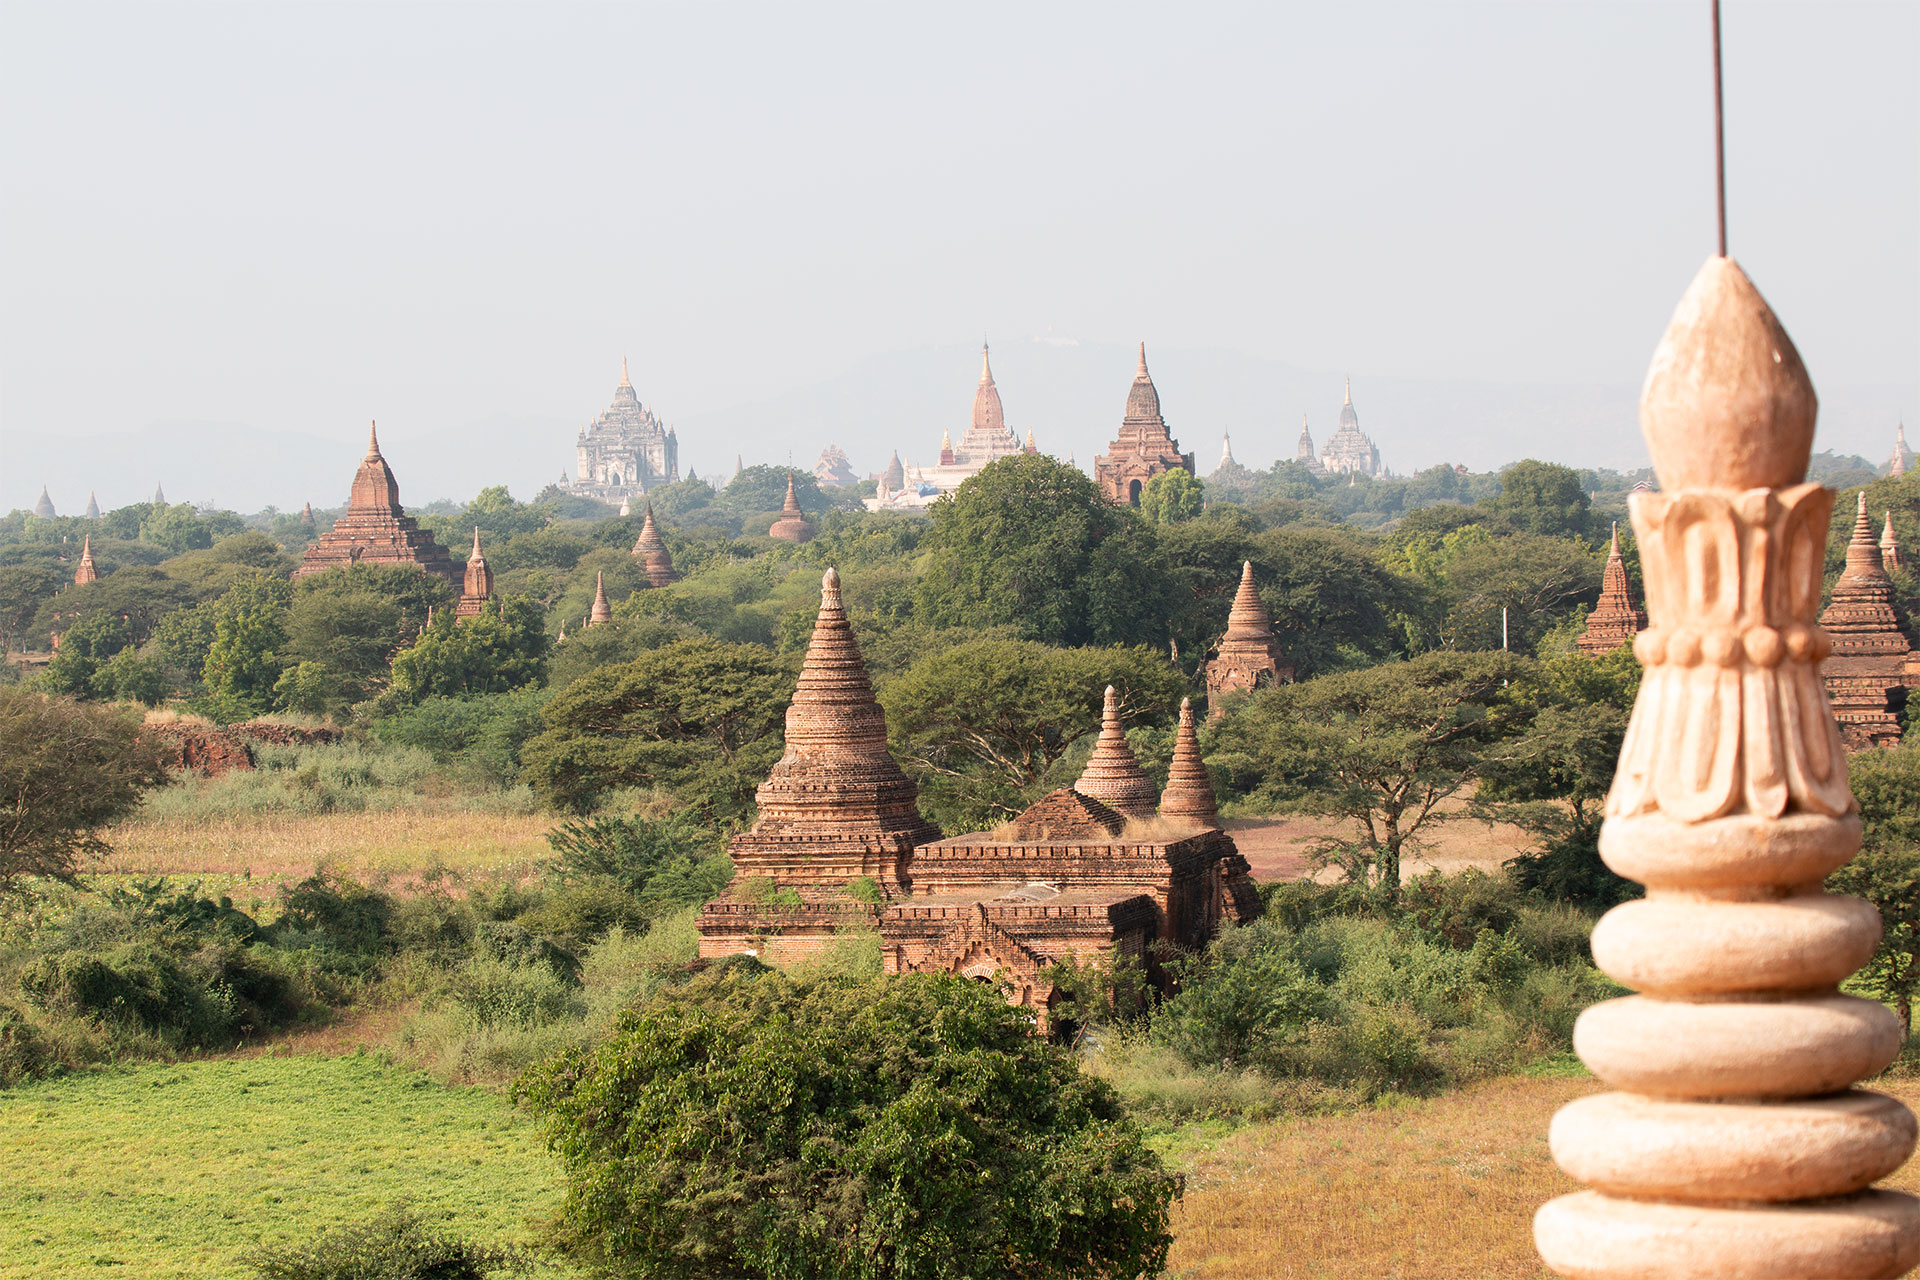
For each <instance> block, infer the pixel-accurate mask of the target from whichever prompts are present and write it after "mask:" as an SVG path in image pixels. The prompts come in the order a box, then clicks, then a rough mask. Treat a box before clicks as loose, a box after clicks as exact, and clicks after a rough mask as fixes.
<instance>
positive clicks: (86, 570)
mask: <svg viewBox="0 0 1920 1280" xmlns="http://www.w3.org/2000/svg"><path fill="white" fill-rule="evenodd" d="M99 580H100V570H99V568H98V567H97V566H95V564H94V563H93V535H92V534H88V535H86V536H85V537H83V538H81V539H80V563H79V565H78V566H77V567H76V568H75V569H74V571H73V585H74V586H76V587H79V586H84V585H86V584H87V583H89V582H98V581H99Z"/></svg>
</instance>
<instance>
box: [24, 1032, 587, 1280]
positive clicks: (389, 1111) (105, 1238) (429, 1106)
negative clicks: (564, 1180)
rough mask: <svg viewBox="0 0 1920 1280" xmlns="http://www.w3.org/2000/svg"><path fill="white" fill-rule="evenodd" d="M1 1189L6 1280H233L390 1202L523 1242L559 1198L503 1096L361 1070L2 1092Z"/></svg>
mask: <svg viewBox="0 0 1920 1280" xmlns="http://www.w3.org/2000/svg"><path fill="white" fill-rule="evenodd" d="M0 1186H4V1188H5V1192H4V1194H0V1280H28V1278H29V1277H32V1280H58V1278H60V1277H68V1276H83V1275H84V1276H100V1275H103V1274H119V1275H123V1276H138V1277H141V1278H142V1280H147V1278H151V1280H163V1278H167V1277H202V1276H204V1277H216V1276H217V1277H222V1278H225V1277H234V1276H245V1275H247V1274H249V1268H248V1267H247V1265H246V1261H245V1260H246V1257H247V1255H248V1254H249V1253H250V1252H251V1251H252V1250H254V1249H255V1248H257V1247H258V1246H260V1245H263V1244H279V1243H285V1242H288V1241H291V1240H294V1239H296V1238H306V1237H307V1236H309V1235H310V1234H312V1233H314V1232H317V1231H319V1230H321V1229H323V1228H325V1227H328V1226H331V1225H334V1224H337V1223H339V1222H342V1221H345V1220H347V1219H350V1218H358V1217H361V1216H364V1215H367V1214H370V1213H373V1212H377V1211H378V1210H379V1209H381V1208H383V1207H384V1206H386V1205H387V1204H389V1203H391V1202H392V1201H394V1200H397V1199H402V1198H404V1199H406V1200H407V1201H408V1202H409V1203H410V1204H411V1205H412V1206H413V1207H414V1209H415V1211H416V1212H419V1213H421V1214H422V1215H433V1214H436V1213H450V1214H451V1215H452V1216H451V1218H450V1219H449V1225H450V1226H451V1227H452V1228H453V1229H454V1230H455V1231H457V1232H458V1233H459V1234H461V1235H464V1236H467V1237H469V1238H473V1239H478V1240H483V1241H487V1242H495V1243H498V1242H507V1241H514V1242H526V1241H528V1240H530V1239H532V1238H533V1235H534V1232H533V1230H532V1222H533V1221H534V1220H536V1219H539V1218H541V1217H544V1216H545V1215H547V1214H549V1213H551V1212H552V1211H553V1210H554V1209H555V1208H556V1207H557V1206H558V1204H559V1200H560V1195H561V1184H560V1179H559V1175H558V1169H557V1167H556V1165H555V1164H554V1163H553V1162H552V1161H551V1160H550V1159H549V1158H548V1157H547V1155H546V1153H545V1152H544V1150H542V1148H541V1147H540V1145H539V1139H538V1136H537V1134H536V1133H535V1131H534V1129H533V1126H532V1124H531V1123H530V1122H529V1121H528V1120H527V1119H526V1118H525V1117H524V1116H522V1115H519V1114H518V1113H516V1112H515V1111H513V1110H512V1109H511V1108H510V1107H509V1106H508V1105H507V1104H506V1103H505V1102H504V1101H503V1100H502V1099H501V1097H500V1096H499V1095H498V1094H495V1093H488V1092H485V1091H483V1090H479V1089H449V1088H443V1087H442V1086H440V1085H437V1084H435V1083H433V1082H432V1081H431V1080H429V1079H428V1078H427V1077H426V1076H424V1075H422V1074H420V1073H419V1072H417V1071H410V1070H407V1069H405V1068H401V1067H396V1066H391V1065H388V1064H386V1063H384V1062H382V1061H381V1060H380V1059H379V1058H377V1057H374V1056H368V1055H354V1056H348V1057H337V1058H323V1057H277V1058H248V1059H228V1060H223V1061H213V1062H196V1063H188V1064H184V1065H179V1066H142V1067H137V1068H129V1069H126V1070H117V1071H112V1072H106V1073H99V1074H85V1075H76V1076H69V1077H66V1078H64V1079H59V1080H52V1081H47V1082H43V1083H39V1084H33V1085H28V1086H25V1087H22V1088H18V1089H13V1090H8V1091H0ZM544 1274H545V1275H547V1276H549V1277H553V1276H559V1275H563V1274H568V1273H564V1272H556V1271H547V1272H545V1273H544Z"/></svg>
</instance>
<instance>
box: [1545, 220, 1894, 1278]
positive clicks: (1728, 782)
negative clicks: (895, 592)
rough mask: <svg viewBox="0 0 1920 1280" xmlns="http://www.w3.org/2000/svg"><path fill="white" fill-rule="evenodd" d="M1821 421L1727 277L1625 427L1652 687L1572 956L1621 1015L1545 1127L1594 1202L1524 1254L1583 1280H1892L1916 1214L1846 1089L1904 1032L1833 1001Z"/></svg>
mask: <svg viewBox="0 0 1920 1280" xmlns="http://www.w3.org/2000/svg"><path fill="white" fill-rule="evenodd" d="M1816 408H1817V403H1816V400H1815V397H1814V392H1813V386H1812V383H1811V382H1810V381H1809V379H1808V377H1807V373H1806V370H1805V368H1804V367H1802V365H1801V362H1800V357H1799V355H1798V353H1797V352H1796V351H1795V350H1794V347H1793V344H1792V342H1791V341H1790V340H1789V339H1788V337H1787V335H1786V333H1785V331H1784V330H1783V329H1782V328H1781V326H1780V324H1779V322H1778V320H1776V319H1775V317H1774V315H1773V312H1772V311H1771V310H1770V309H1769V308H1768V307H1767V304H1766V302H1765V300H1764V299H1762V298H1761V296H1760V294H1759V292H1758V291H1757V290H1756V289H1755V288H1754V287H1753V284H1752V283H1751V282H1750V281H1749V280H1748V279H1747V277H1746V275H1745V274H1744V273H1743V272H1742V271H1741V270H1740V268H1739V267H1738V266H1737V265H1735V264H1734V262H1733V261H1732V260H1731V259H1728V258H1724V257H1715V258H1711V259H1709V260H1708V262H1707V264H1706V266H1705V267H1704V268H1702V269H1701V271H1700V273H1699V275H1698V276H1697V277H1696V278H1695V279H1694V281H1693V284H1692V285H1691V286H1690V287H1689V288H1688V290H1687V292H1686V295H1685V296H1684V297H1683V298H1682V299H1681V302H1680V305H1679V308H1678V309H1677V311H1676V312H1675V314H1674V317H1673V321H1672V323H1671V324H1670V325H1669V327H1668V329H1667V333H1666V336H1665V338H1664V339H1663V340H1662V342H1661V344H1660V348H1659V350H1658V351H1657V352H1656V353H1655V356H1654V360H1653V367H1652V369H1651V371H1650V372H1649V374H1648V377H1647V384H1646V388H1645V391H1644V393H1643V395H1642V398H1641V425H1642V429H1643V430H1644V432H1645V434H1646V437H1647V442H1648V445H1649V447H1650V449H1651V451H1652V454H1653V459H1654V466H1655V469H1656V470H1657V471H1658V473H1659V476H1660V480H1661V484H1662V486H1663V490H1662V491H1661V492H1657V493H1641V494H1635V495H1634V496H1633V499H1632V507H1631V510H1632V517H1633V524H1634V530H1635V532H1636V534H1637V535H1638V537H1639V541H1640V548H1641V554H1642V556H1643V558H1644V568H1645V575H1646V585H1647V605H1648V612H1649V614H1650V616H1651V624H1650V626H1649V627H1648V629H1647V630H1646V631H1644V632H1642V633H1641V634H1640V636H1639V637H1638V638H1637V639H1636V640H1635V642H1634V651H1635V654H1636V656H1637V657H1638V658H1639V659H1640V661H1641V662H1642V664H1644V665H1645V667H1646V668H1647V670H1646V676H1645V678H1644V680H1643V681H1642V684H1641V688H1640V694H1639V698H1638V701H1637V702H1636V703H1635V706H1634V711H1633V717H1632V720H1631V722H1630V725H1629V727H1628V731H1627V738H1626V742H1625V744H1624V746H1623V748H1622V751H1621V759H1620V768H1619V772H1618V774H1617V775H1616V777H1615V780H1614V787H1613V790H1612V792H1611V794H1610V795H1609V797H1608V802H1607V823H1606V827H1605V829H1604V830H1603V832H1602V835H1601V840H1600V851H1601V855H1602V857H1603V858H1604V859H1605V860H1606V862H1607V865H1608V866H1610V867H1612V868H1613V869H1614V870H1615V871H1617V872H1619V873H1620V874H1621V875H1623V876H1627V877H1629V878H1631V879H1634V880H1637V881H1639V882H1641V883H1643V884H1645V885H1646V886H1647V896H1646V898H1645V899H1643V900H1641V901H1638V902H1630V903H1627V904H1625V905H1623V906H1620V907H1616V908H1615V909H1614V910H1613V911H1611V912H1609V913H1608V914H1607V915H1606V917H1605V918H1604V919H1602V920H1601V922H1600V923H1599V925H1598V926H1597V927H1596V928H1595V930H1594V934H1593V956H1594V962H1595V963H1596V964H1597V965H1598V966H1599V967H1600V968H1601V970H1602V971H1604V972H1605V973H1607V974H1608V975H1609V976H1611V977H1612V978H1614V979H1615V980H1616V981H1619V982H1621V983H1624V984H1626V985H1627V986H1630V987H1633V988H1635V989H1636V990H1637V991H1639V992H1641V993H1642V994H1639V995H1634V996H1629V997H1626V998H1624V999H1620V1000H1612V1001H1608V1002H1607V1003H1605V1004H1601V1005H1597V1006H1595V1007H1594V1008H1592V1009H1589V1010H1588V1011H1587V1012H1586V1013H1585V1014H1583V1015H1582V1016H1581V1018H1580V1020H1579V1022H1578V1024H1577V1025H1576V1027H1575V1030H1574V1048H1575V1049H1576V1051H1577V1052H1578V1053H1579V1055H1580V1057H1581V1059H1582V1060H1583V1061H1584V1062H1585V1063H1586V1064H1587V1065H1588V1067H1589V1068H1591V1069H1592V1070H1593V1072H1594V1074H1595V1075H1597V1076H1599V1077H1600V1079H1601V1080H1603V1081H1604V1082H1606V1083H1607V1084H1608V1085H1610V1086H1612V1087H1613V1089H1614V1090H1616V1092H1611V1093H1602V1094H1599V1095H1596V1096H1594V1097H1589V1098H1584V1099H1582V1100H1580V1101H1578V1102H1575V1103H1573V1104H1571V1105H1569V1106H1567V1107H1565V1108H1563V1109H1562V1110H1561V1111H1560V1113H1559V1114H1558V1115H1557V1116H1556V1117H1555V1118H1554V1121H1553V1125H1552V1128H1551V1131H1550V1134H1549V1141H1550V1145H1551V1147H1552V1151H1553V1156H1554V1159H1555V1160H1556V1161H1557V1162H1558V1163H1559V1165H1560V1167H1561V1168H1562V1169H1565V1170H1566V1171H1567V1172H1568V1173H1569V1174H1571V1175H1572V1176H1573V1177H1575V1178H1577V1179H1579V1180H1580V1181H1581V1182H1583V1183H1585V1184H1587V1186H1589V1187H1590V1188H1592V1189H1591V1190H1588V1191H1582V1192H1578V1193H1575V1194H1573V1195H1568V1196H1562V1197H1560V1198H1559V1199H1557V1200H1554V1201H1551V1202H1550V1203H1548V1204H1546V1205H1544V1206H1542V1207H1541V1209H1540V1211H1539V1213H1538V1214H1537V1215H1536V1217H1535V1219H1534V1239H1535V1242H1536V1244H1537V1245H1538V1247H1539V1250H1540V1254H1541V1256H1542V1257H1543V1258H1544V1259H1545V1260H1546V1262H1547V1264H1548V1266H1550V1267H1551V1268H1552V1269H1553V1270H1554V1271H1555V1272H1557V1273H1558V1274H1560V1275H1563V1276H1569V1277H1576V1278H1578V1280H1628V1278H1651V1277H1701V1278H1702V1280H1704V1278H1706V1277H1714V1278H1716V1280H1726V1278H1732V1277H1738V1278H1739V1280H1776V1278H1777V1280H1787V1278H1788V1277H1794V1278H1796V1280H1806V1278H1808V1277H1833V1278H1836V1280H1837V1278H1840V1277H1878V1276H1897V1275H1902V1274H1904V1273H1905V1272H1906V1271H1907V1270H1909V1269H1910V1268H1912V1267H1913V1266H1915V1265H1916V1264H1917V1263H1920V1200H1916V1199H1914V1198H1913V1197H1910V1196H1907V1195H1903V1194H1899V1193H1895V1192H1888V1191H1879V1190H1875V1189H1873V1187H1872V1183H1873V1182H1874V1181H1875V1180H1876V1179H1879V1178H1882V1177H1885V1176H1886V1175H1887V1174H1889V1173H1891V1172H1893V1171H1894V1170H1895V1169H1897V1168H1899V1167H1900V1165H1901V1164H1902V1163H1903V1162H1904V1161H1905V1160H1906V1158H1907V1156H1908V1155H1909V1153H1910V1152H1911V1151H1912V1149H1913V1146H1914V1142H1915V1137H1916V1128H1915V1123H1914V1119H1913V1116H1912V1115H1911V1114H1910V1113H1909V1112H1908V1111H1907V1109H1906V1108H1905V1107H1904V1106H1902V1105H1901V1104H1900V1103H1898V1102H1896V1101H1895V1100H1893V1099H1891V1098H1888V1097H1885V1096H1883V1095H1881V1094H1877V1093H1873V1092H1870V1091H1866V1090H1860V1089H1854V1088H1851V1087H1850V1086H1851V1085H1852V1083H1853V1082H1854V1081H1856V1080H1859V1079H1861V1078H1862V1077H1864V1076H1869V1075H1872V1074H1874V1073H1875V1072H1877V1071H1879V1070H1881V1069H1883V1068H1884V1067H1885V1066H1886V1065H1887V1064H1888V1063H1890V1062H1891V1061H1892V1060H1893V1058H1894V1057H1895V1055H1897V1054H1898V1052H1899V1050H1900V1044H1901V1026H1900V1021H1899V1019H1898V1018H1897V1017H1896V1016H1895V1015H1894V1014H1893V1013H1892V1012H1891V1011H1890V1010H1888V1009H1887V1008H1886V1007H1885V1006H1883V1005H1880V1004H1878V1003H1877V1002H1874V1001H1869V1000H1861V999H1856V998H1854V997H1851V996H1844V995H1841V994H1840V993H1839V991H1838V985H1839V983H1840V982H1841V980H1843V979H1844V978H1845V977H1846V976H1847V975H1849V974H1850V973H1852V972H1853V971H1854V970H1855V969H1857V968H1858V967H1859V966H1860V965H1861V964H1863V963H1864V962H1865V961H1866V960H1867V959H1868V958H1869V957H1870V956H1871V955H1872V953H1873V950H1874V947H1875V945H1876V943H1877V941H1878V939H1879V936H1880V925H1879V919H1878V916H1877V914H1876V913H1875V911H1874V909H1873V908H1872V907H1871V906H1870V905H1868V904H1867V903H1865V902H1862V901H1860V900H1858V899H1854V898H1847V897H1839V896H1835V895H1830V894H1827V893H1825V892H1824V891H1823V890H1822V888H1821V884H1822V881H1823V879H1824V878H1825V876H1826V875H1827V874H1828V873H1829V872H1830V871H1832V870H1833V869H1834V868H1836V867H1838V866H1840V865H1841V864H1843V863H1844V862H1846V861H1847V859H1849V858H1850V857H1852V856H1853V854H1854V852H1855V851H1856V850H1857V849H1858V848H1859V844H1860V819H1859V816H1858V812H1857V807H1856V806H1855V804H1854V802H1853V798H1852V795H1851V793H1850V792H1849V791H1848V788H1847V775H1846V759H1845V755H1844V753H1843V751H1842V747H1841V742H1840V736H1839V733H1838V731H1837V729H1836V727H1835V723H1834V718H1833V714H1832V712H1831V710H1830V709H1829V707H1828V705H1827V700H1826V693H1825V690H1824V688H1823V686H1822V683H1821V677H1820V664H1821V662H1822V660H1823V659H1824V658H1825V657H1826V656H1827V653H1828V649H1829V641H1828V639H1827V637H1826V634H1825V632H1824V631H1822V630H1821V628H1820V627H1819V625H1818V624H1817V622H1816V621H1815V615H1816V613H1817V611H1818V609H1819V604H1820V578H1821V565H1822V553H1823V550H1824V547H1825V541H1826V532H1827V520H1828V516H1829V514H1830V513H1831V510H1832V502H1833V497H1832V494H1831V493H1830V492H1828V491H1827V490H1825V489H1823V488H1821V487H1820V486H1818V485H1812V484H1806V483H1804V482H1803V478H1804V476H1805V474H1806V466H1807V459H1808V455H1809V452H1810V450H1811V448H1812V441H1813V427H1814V416H1815V412H1816Z"/></svg>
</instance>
